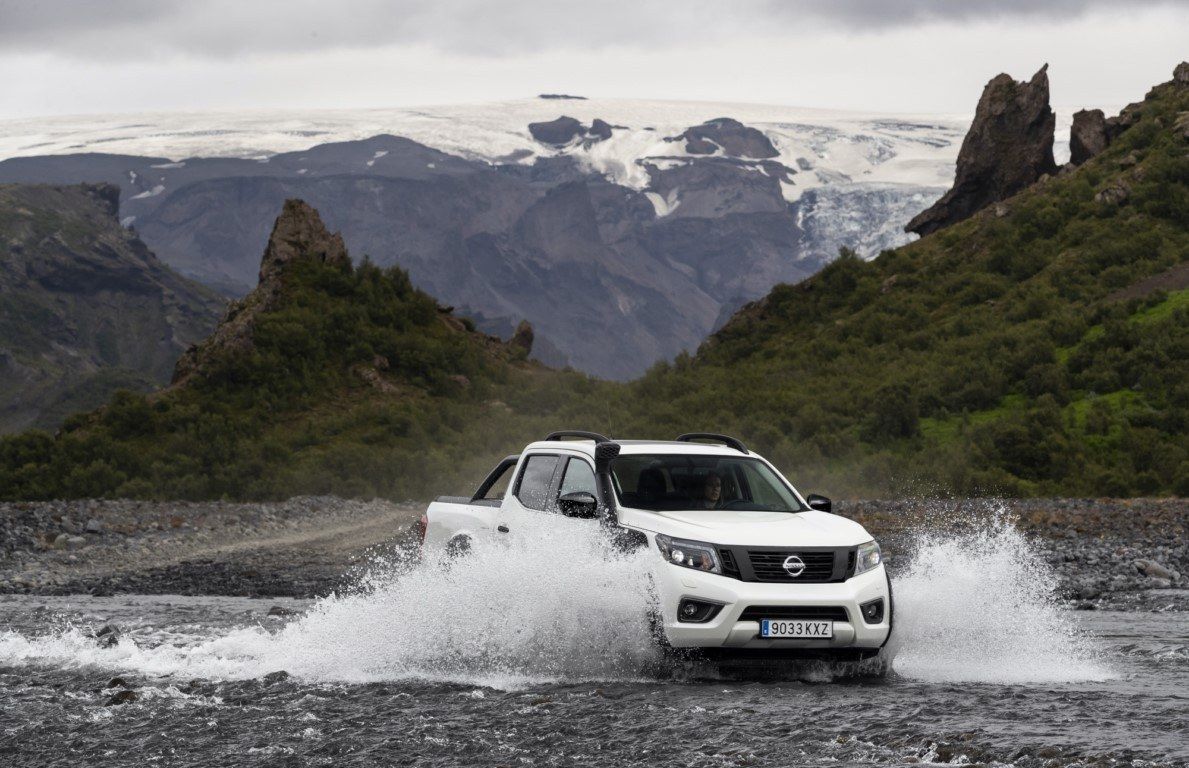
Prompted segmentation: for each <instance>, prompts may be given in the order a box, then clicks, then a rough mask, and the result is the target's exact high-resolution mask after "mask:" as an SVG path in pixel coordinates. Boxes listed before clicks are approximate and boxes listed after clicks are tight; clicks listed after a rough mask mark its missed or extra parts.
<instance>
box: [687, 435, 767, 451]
mask: <svg viewBox="0 0 1189 768" xmlns="http://www.w3.org/2000/svg"><path fill="white" fill-rule="evenodd" d="M695 440H711V441H713V442H716V443H722V444H724V445H726V446H727V447H728V448H734V449H735V450H736V451H739V453H749V451H748V450H747V446H746V445H744V444H743V443H742V442H741V441H740V440H736V439H735V438H733V437H731V436H729V435H720V434H717V433H714V432H687V433H685V434H684V435H678V436H677V442H679V443H692V442H693V441H695Z"/></svg>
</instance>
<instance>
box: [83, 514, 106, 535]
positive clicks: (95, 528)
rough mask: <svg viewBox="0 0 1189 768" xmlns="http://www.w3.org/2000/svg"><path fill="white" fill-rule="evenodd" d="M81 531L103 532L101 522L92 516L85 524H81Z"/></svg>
mask: <svg viewBox="0 0 1189 768" xmlns="http://www.w3.org/2000/svg"><path fill="white" fill-rule="evenodd" d="M83 532H84V533H103V523H101V522H99V521H98V520H96V519H95V518H93V517H92V518H91V519H90V520H88V521H87V524H86V525H84V526H83Z"/></svg>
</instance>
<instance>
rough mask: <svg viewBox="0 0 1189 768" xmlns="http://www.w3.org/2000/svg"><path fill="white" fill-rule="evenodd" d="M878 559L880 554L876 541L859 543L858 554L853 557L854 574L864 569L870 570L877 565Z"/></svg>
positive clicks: (862, 571)
mask: <svg viewBox="0 0 1189 768" xmlns="http://www.w3.org/2000/svg"><path fill="white" fill-rule="evenodd" d="M880 560H881V555H880V551H879V544H878V543H876V542H874V541H869V542H867V543H866V544H860V545H859V552H858V555H857V556H856V557H855V575H856V576H857V575H859V574H860V573H864V572H865V571H870V570H871V569H872V568H874V567H875V566H877V565H879V563H880Z"/></svg>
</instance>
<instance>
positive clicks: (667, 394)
mask: <svg viewBox="0 0 1189 768" xmlns="http://www.w3.org/2000/svg"><path fill="white" fill-rule="evenodd" d="M1141 110H1142V115H1141V119H1140V120H1139V122H1138V123H1137V124H1136V125H1134V126H1133V127H1132V128H1131V129H1129V130H1128V131H1127V132H1126V133H1124V134H1123V135H1122V136H1121V137H1119V138H1118V139H1117V140H1116V141H1115V143H1114V144H1113V145H1112V146H1111V147H1110V148H1109V149H1108V150H1107V151H1106V152H1105V153H1103V154H1102V155H1100V156H1099V157H1097V158H1095V159H1094V160H1092V161H1090V162H1089V163H1087V164H1086V165H1084V166H1082V167H1080V168H1078V169H1076V170H1074V171H1072V172H1069V173H1063V174H1062V175H1059V176H1058V177H1055V178H1051V179H1047V180H1045V181H1042V182H1041V183H1038V184H1036V185H1034V186H1033V187H1032V188H1030V189H1028V190H1026V191H1024V192H1023V193H1021V194H1019V195H1017V196H1016V197H1014V198H1012V199H1010V200H1008V201H1006V203H1005V204H1004V206H1003V207H1002V208H1001V209H1000V210H998V211H996V210H987V211H983V212H982V213H980V214H979V215H977V216H976V217H974V218H973V219H971V220H969V221H966V222H963V223H961V224H958V225H955V226H953V227H950V228H948V229H945V230H942V231H940V232H938V233H936V234H934V235H932V236H930V237H927V238H924V239H923V240H921V241H919V242H916V243H913V244H912V245H909V246H906V247H904V248H900V249H897V250H895V251H889V252H885V253H884V254H882V255H881V256H880V257H879V258H878V259H876V260H874V261H872V262H864V261H862V260H860V259H858V258H856V257H855V256H854V255H853V254H849V253H844V254H843V255H842V257H841V258H839V259H838V260H837V261H836V262H835V263H833V264H832V265H831V266H829V267H828V268H826V269H825V270H823V271H822V272H821V273H820V274H818V275H817V276H815V277H814V278H812V279H810V280H808V281H806V282H804V283H801V284H798V285H796V286H787V285H782V286H778V287H776V288H775V289H774V290H773V291H772V293H771V294H770V295H769V296H768V297H767V298H766V299H764V300H763V301H762V302H758V303H757V304H754V305H751V306H749V307H746V308H745V309H744V310H742V311H741V312H740V313H739V314H738V315H737V316H736V317H735V318H734V319H733V320H732V321H731V322H730V323H729V324H728V325H727V326H726V327H725V328H723V329H722V330H721V331H720V332H719V333H717V334H715V335H714V336H713V337H712V338H711V339H709V340H708V341H707V342H706V343H705V344H704V345H703V347H702V348H701V349H700V350H698V353H697V355H695V356H690V355H682V356H679V357H678V358H677V359H676V360H675V361H674V362H672V363H666V364H661V365H658V366H656V367H655V368H654V369H653V370H651V371H650V372H649V373H648V374H647V375H645V376H644V377H643V378H641V379H640V380H638V381H635V382H633V383H631V384H628V385H616V384H610V383H606V382H599V381H595V380H592V379H590V378H588V377H585V376H581V375H578V374H574V373H572V372H557V371H550V370H547V369H544V368H542V367H540V366H537V365H534V364H531V363H528V362H526V361H525V360H524V359H523V352H522V351H519V350H515V349H513V348H511V347H508V346H505V345H502V344H499V343H498V342H495V341H493V340H491V339H488V338H486V337H483V336H481V335H479V334H476V333H474V332H473V329H471V328H469V327H467V326H466V325H465V324H464V323H463V322H462V321H460V320H458V319H456V318H452V317H450V316H448V315H445V314H443V313H442V312H440V311H439V310H438V309H437V307H436V305H435V303H434V301H433V300H432V299H431V298H430V297H428V296H426V295H425V294H422V293H420V292H419V291H417V290H415V289H413V288H412V287H411V285H410V284H409V281H408V278H407V277H406V276H405V275H404V273H402V272H400V271H399V270H388V271H381V270H379V269H377V268H375V267H373V266H371V265H368V264H365V265H363V266H361V267H359V268H355V269H351V268H349V267H338V266H330V265H327V264H324V263H321V262H317V261H310V262H306V261H300V262H295V263H294V264H292V265H290V267H289V269H288V271H287V272H286V275H285V280H284V290H283V296H282V300H281V301H279V302H277V303H276V304H275V305H273V306H272V308H271V309H269V310H268V311H265V312H262V313H261V314H260V315H259V317H258V318H257V319H256V323H255V326H254V330H253V341H254V343H253V344H252V345H251V347H250V349H243V348H236V347H234V346H229V347H228V348H227V349H224V350H221V352H220V354H219V355H218V356H217V357H216V358H215V359H214V360H213V362H211V363H210V364H208V365H205V366H204V367H203V368H202V369H201V371H200V373H199V374H198V375H196V376H194V377H192V378H191V379H190V380H188V381H186V382H185V383H184V385H181V386H176V387H174V388H171V389H169V390H166V391H164V392H161V393H158V394H155V395H149V396H143V395H136V394H131V393H121V394H120V395H118V396H117V397H116V398H115V399H114V400H113V401H112V402H111V403H110V404H109V405H108V406H107V407H105V408H103V409H100V410H99V411H96V412H94V413H91V414H88V415H83V416H76V417H73V418H72V419H69V420H68V421H67V422H66V424H65V426H64V427H63V429H62V431H61V433H60V434H59V435H57V436H50V435H48V434H45V433H39V432H30V433H26V434H23V435H19V436H14V437H11V438H7V439H5V440H4V441H2V442H0V497H3V498H9V499H31V498H46V497H55V496H59V497H63V496H135V497H178V498H212V497H223V496H226V497H232V498H270V497H285V496H290V495H293V494H298V493H338V494H342V495H353V496H372V495H381V496H388V497H392V498H397V499H403V498H418V497H425V496H428V495H432V494H435V493H443V492H450V491H461V490H466V489H467V488H468V486H469V484H470V483H471V482H473V481H474V480H475V479H476V478H477V477H478V476H480V475H481V473H482V472H483V471H485V470H486V469H487V468H488V465H490V463H491V462H492V461H494V460H495V458H496V457H498V456H500V455H503V454H504V453H506V452H509V451H514V450H517V449H518V448H519V447H520V445H522V444H523V443H524V442H525V441H527V440H529V439H532V438H535V437H539V436H540V435H541V434H543V433H544V432H546V431H548V430H550V429H555V428H560V427H572V428H593V429H598V430H600V431H607V432H611V433H612V434H614V435H616V436H622V437H626V436H640V437H668V436H673V435H676V434H677V433H679V432H682V431H690V430H695V429H696V430H713V431H723V432H728V433H733V434H737V435H739V436H740V437H742V438H743V439H744V440H745V441H747V442H748V443H749V444H751V445H752V446H754V447H755V448H756V449H757V450H759V451H761V452H762V453H764V454H765V455H766V456H768V457H769V458H771V459H772V460H773V461H774V462H776V463H777V464H778V465H779V466H781V467H782V468H783V469H785V470H787V471H788V473H789V474H790V475H791V476H792V477H794V478H795V479H796V481H797V482H798V483H799V484H800V485H801V486H802V487H803V488H806V489H809V490H815V491H822V492H825V493H828V494H834V495H838V496H847V495H875V494H888V493H911V492H924V493H930V492H944V491H954V492H960V493H1005V494H1011V495H1035V494H1046V495H1047V494H1055V495H1110V496H1126V495H1161V494H1179V495H1189V292H1187V291H1186V290H1185V286H1184V285H1179V284H1177V280H1176V279H1174V278H1169V279H1168V280H1166V281H1164V284H1165V289H1164V290H1161V289H1160V285H1161V280H1160V279H1157V280H1156V281H1154V282H1149V283H1144V285H1146V286H1150V287H1151V290H1147V289H1144V290H1136V286H1137V284H1140V283H1141V281H1144V280H1148V279H1150V278H1153V277H1156V276H1160V275H1164V274H1166V273H1168V274H1169V275H1175V274H1176V273H1175V272H1171V271H1170V270H1172V269H1173V268H1174V267H1176V266H1177V265H1179V264H1183V263H1184V262H1185V261H1186V260H1189V141H1187V140H1186V137H1185V135H1184V132H1183V130H1180V129H1174V127H1173V126H1174V124H1175V123H1176V121H1177V116H1178V114H1180V113H1184V112H1186V111H1189V89H1187V88H1183V87H1181V88H1177V87H1175V86H1173V85H1164V86H1159V87H1157V88H1156V89H1154V91H1153V92H1152V94H1150V96H1149V98H1148V99H1147V100H1146V101H1145V103H1144V104H1143V106H1142V108H1141ZM1108 189H1113V190H1116V192H1118V191H1120V190H1121V194H1118V193H1115V194H1112V195H1107V196H1103V195H1100V193H1101V192H1103V191H1104V190H1108ZM1123 289H1129V290H1127V291H1125V290H1123ZM609 343H613V340H609Z"/></svg>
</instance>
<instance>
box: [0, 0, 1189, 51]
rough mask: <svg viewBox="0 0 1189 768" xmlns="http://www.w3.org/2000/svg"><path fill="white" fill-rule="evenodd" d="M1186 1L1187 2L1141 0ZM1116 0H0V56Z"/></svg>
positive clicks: (685, 34)
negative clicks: (81, 0)
mask: <svg viewBox="0 0 1189 768" xmlns="http://www.w3.org/2000/svg"><path fill="white" fill-rule="evenodd" d="M1138 5H1178V6H1182V7H1189V0H1137V1H1136V2H1132V3H1130V4H1129V7H1136V6H1138ZM1117 7H1118V4H1117V3H1113V2H1109V1H1108V0H1046V1H1045V2H1037V0H994V1H992V0H832V1H830V2H814V1H811V0H784V1H783V2H781V1H779V0H731V1H730V2H721V1H720V2H710V1H709V0H677V1H676V2H664V3H662V2H650V1H649V0H582V1H579V0H538V1H537V2H526V1H525V0H437V2H434V1H433V0H388V1H385V0H283V1H282V0H247V1H245V0H206V1H205V2H181V1H179V0H109V1H108V2H102V3H100V2H77V3H76V2H69V3H68V2H59V1H56V0H0V53H16V52H20V53H31V52H49V53H53V54H57V55H59V56H69V57H75V58H83V59H103V60H128V59H135V58H138V57H145V58H152V57H156V56H161V55H166V54H172V55H180V56H188V57H194V58H221V57H227V56H239V55H245V54H252V53H273V52H288V53H302V52H303V51H312V50H333V49H340V50H350V49H359V48H375V47H381V46H393V45H396V46H414V45H424V46H428V47H432V48H437V49H442V50H447V51H450V52H451V53H456V54H459V53H461V54H471V55H478V56H501V55H511V54H516V55H524V54H526V53H532V52H534V51H542V50H556V49H567V48H583V49H595V50H600V49H607V50H612V49H615V48H617V47H621V48H637V49H638V48H650V47H655V48H664V47H667V46H671V45H690V44H697V43H698V42H702V41H707V40H722V39H727V38H731V37H733V36H745V35H748V34H755V33H756V32H763V33H765V34H770V33H772V32H773V31H780V30H782V29H787V31H788V32H789V34H790V35H792V34H797V33H803V32H804V30H805V28H806V27H807V26H808V27H810V28H831V29H839V28H842V29H846V28H854V29H861V30H864V31H869V30H871V29H881V28H895V27H902V26H905V25H912V24H919V23H924V22H929V21H972V20H1001V19H1004V18H1017V17H1018V18H1021V19H1027V18H1045V19H1048V20H1051V19H1058V18H1072V17H1076V16H1080V15H1082V14H1085V13H1087V12H1091V11H1094V10H1098V9H1107V8H1112V9H1113V8H1117Z"/></svg>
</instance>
